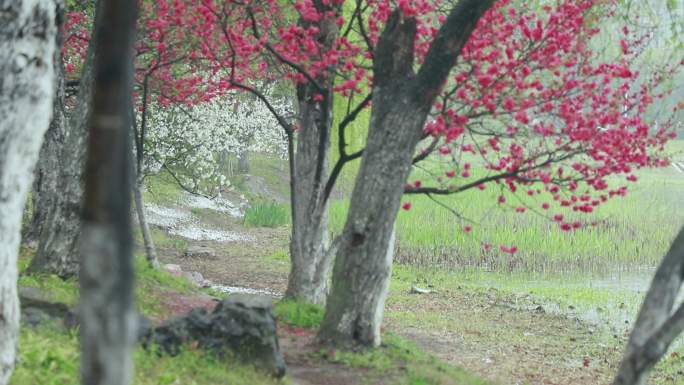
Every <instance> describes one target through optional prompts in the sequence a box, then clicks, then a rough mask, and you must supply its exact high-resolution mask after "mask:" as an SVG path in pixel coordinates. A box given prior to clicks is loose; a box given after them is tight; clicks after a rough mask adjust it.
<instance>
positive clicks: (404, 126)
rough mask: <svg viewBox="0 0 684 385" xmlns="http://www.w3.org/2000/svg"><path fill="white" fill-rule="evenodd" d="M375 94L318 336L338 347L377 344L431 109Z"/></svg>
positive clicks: (383, 92)
mask: <svg viewBox="0 0 684 385" xmlns="http://www.w3.org/2000/svg"><path fill="white" fill-rule="evenodd" d="M402 102H404V101H403V100H397V98H396V94H395V93H393V92H392V90H382V89H381V90H379V91H377V93H376V94H375V95H374V96H373V112H372V114H371V127H370V134H369V136H368V142H367V145H366V150H365V155H364V157H363V160H362V161H361V168H360V170H359V174H358V176H357V182H356V184H355V186H354V190H353V192H352V196H351V204H350V207H349V214H348V216H347V222H346V225H345V228H344V231H343V232H342V234H341V235H340V240H339V242H340V245H339V250H338V252H337V258H336V260H335V267H334V270H333V286H332V292H331V293H330V297H329V298H328V305H327V308H326V315H325V319H324V321H323V324H322V326H321V330H320V333H319V337H320V339H321V340H322V341H324V342H326V343H330V344H333V345H337V346H340V347H353V346H354V345H362V346H378V345H379V344H380V325H381V323H382V317H383V311H384V305H385V299H386V297H387V289H388V287H389V279H390V272H391V266H392V252H393V245H394V222H395V219H396V216H397V212H398V211H399V205H400V204H401V196H402V194H403V187H404V184H405V183H406V179H407V178H408V175H409V173H410V171H411V160H412V156H413V153H414V150H415V148H416V145H417V144H418V142H419V141H420V138H421V128H422V126H423V123H424V122H425V118H426V116H427V111H426V110H424V109H423V111H420V110H419V109H417V108H416V107H415V106H412V105H407V104H406V103H402Z"/></svg>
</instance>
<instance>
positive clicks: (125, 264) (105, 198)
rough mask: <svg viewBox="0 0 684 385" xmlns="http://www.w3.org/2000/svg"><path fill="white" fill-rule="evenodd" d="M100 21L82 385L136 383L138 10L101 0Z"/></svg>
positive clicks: (83, 279) (124, 2) (126, 2)
mask: <svg viewBox="0 0 684 385" xmlns="http://www.w3.org/2000/svg"><path fill="white" fill-rule="evenodd" d="M101 5H102V12H99V13H98V15H99V14H101V15H106V16H107V17H106V18H105V17H102V18H101V20H96V23H95V25H96V31H95V38H94V40H95V41H96V43H95V69H94V76H95V81H94V83H93V103H92V112H91V116H90V119H89V124H88V126H89V139H88V156H87V162H86V171H85V202H84V205H83V228H82V235H81V270H80V276H79V278H80V292H81V303H80V325H81V329H80V330H81V383H82V384H84V385H125V384H130V382H131V379H132V376H133V357H132V353H133V345H134V341H135V331H136V325H135V323H136V322H135V319H136V318H135V308H134V303H133V301H134V300H133V285H134V282H133V250H132V243H133V242H132V235H131V215H130V213H131V211H130V209H131V198H130V196H131V194H130V192H131V177H132V175H131V174H132V172H131V171H132V165H131V155H132V154H131V151H130V132H129V130H130V128H131V124H132V122H131V115H130V110H129V109H130V105H131V101H130V98H131V93H132V77H133V74H132V69H133V64H132V63H133V43H134V38H135V19H136V7H137V2H136V1H135V0H102V2H101Z"/></svg>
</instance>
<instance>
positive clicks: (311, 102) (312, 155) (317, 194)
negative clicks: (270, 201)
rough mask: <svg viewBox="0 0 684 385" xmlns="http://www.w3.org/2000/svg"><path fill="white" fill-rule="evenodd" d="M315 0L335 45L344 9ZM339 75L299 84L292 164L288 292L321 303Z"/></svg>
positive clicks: (324, 34) (326, 38)
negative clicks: (327, 187)
mask: <svg viewBox="0 0 684 385" xmlns="http://www.w3.org/2000/svg"><path fill="white" fill-rule="evenodd" d="M314 5H315V6H316V7H317V8H318V9H319V11H323V12H326V13H327V14H328V15H330V16H329V17H326V18H324V19H323V20H322V21H321V22H320V24H319V27H320V29H319V33H318V39H319V41H320V42H321V43H322V46H323V47H325V49H331V48H332V47H333V45H334V44H335V42H336V39H337V36H338V35H339V29H338V27H337V25H336V24H335V20H336V17H334V15H335V14H336V12H339V11H340V10H339V8H337V6H328V5H324V4H323V2H320V1H315V2H314ZM334 81H335V79H334V76H329V77H327V78H321V79H318V86H319V87H320V88H318V87H316V86H315V85H313V84H305V85H300V86H298V87H297V101H298V103H299V122H300V125H301V130H299V131H298V132H297V151H296V153H295V154H294V162H293V163H292V166H291V169H290V178H291V195H292V196H291V204H292V239H291V241H290V259H291V262H292V266H291V270H290V275H289V279H288V286H287V290H286V292H285V296H286V297H287V298H296V299H299V300H302V301H305V302H310V303H314V304H320V305H323V304H325V301H326V297H327V294H328V280H329V275H330V266H331V262H332V255H333V254H332V253H331V252H330V251H331V250H329V249H328V247H329V241H328V199H327V196H326V193H325V185H326V182H327V180H328V168H329V159H330V143H331V135H332V123H333V118H332V113H333V111H332V107H333V104H332V100H333V99H332V98H333V91H332V88H333V85H334ZM321 88H322V89H321ZM317 96H323V98H322V99H323V100H317V99H319V98H318V97H317ZM290 157H292V154H290Z"/></svg>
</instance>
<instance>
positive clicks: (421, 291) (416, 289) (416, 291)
mask: <svg viewBox="0 0 684 385" xmlns="http://www.w3.org/2000/svg"><path fill="white" fill-rule="evenodd" d="M432 293H435V291H434V290H432V289H423V288H421V287H418V286H411V294H432Z"/></svg>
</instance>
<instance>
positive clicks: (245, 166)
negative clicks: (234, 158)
mask: <svg viewBox="0 0 684 385" xmlns="http://www.w3.org/2000/svg"><path fill="white" fill-rule="evenodd" d="M237 168H238V174H249V151H248V150H245V151H243V152H241V153H240V154H239V155H238V165H237Z"/></svg>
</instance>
